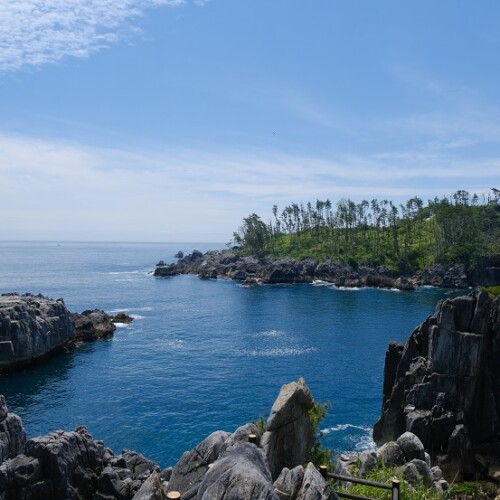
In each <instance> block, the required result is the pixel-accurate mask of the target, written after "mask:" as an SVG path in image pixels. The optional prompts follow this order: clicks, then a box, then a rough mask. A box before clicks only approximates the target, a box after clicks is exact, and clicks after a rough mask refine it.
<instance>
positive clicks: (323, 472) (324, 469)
mask: <svg viewBox="0 0 500 500" xmlns="http://www.w3.org/2000/svg"><path fill="white" fill-rule="evenodd" d="M319 472H320V474H321V475H322V476H323V477H324V478H325V479H326V475H327V474H328V467H327V466H326V465H320V466H319Z"/></svg>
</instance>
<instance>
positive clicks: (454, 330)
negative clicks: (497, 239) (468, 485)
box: [373, 293, 500, 479]
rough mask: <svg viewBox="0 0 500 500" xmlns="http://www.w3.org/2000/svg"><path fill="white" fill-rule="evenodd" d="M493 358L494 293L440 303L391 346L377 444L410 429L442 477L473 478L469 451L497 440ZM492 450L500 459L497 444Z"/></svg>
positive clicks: (499, 408)
mask: <svg viewBox="0 0 500 500" xmlns="http://www.w3.org/2000/svg"><path fill="white" fill-rule="evenodd" d="M498 359H500V298H497V299H495V300H491V299H490V298H489V297H488V295H487V294H486V293H479V294H478V295H477V296H474V295H471V296H464V297H458V298H456V299H452V300H444V301H441V302H439V304H438V305H437V307H436V310H435V312H434V314H433V315H432V316H430V317H429V318H427V319H426V320H425V321H424V323H422V324H421V325H420V326H419V327H418V328H416V329H415V331H414V332H413V333H412V334H411V336H410V338H409V339H408V341H407V342H406V344H405V346H404V347H400V346H396V345H394V344H391V345H390V346H389V351H388V352H387V355H386V366H385V372H384V394H383V399H384V401H383V408H382V415H381V417H380V419H379V420H378V422H377V423H376V424H375V427H374V433H373V435H374V439H375V441H376V442H377V443H379V444H381V443H384V442H387V441H392V440H395V439H396V438H397V437H398V436H400V435H401V434H403V433H404V432H405V431H411V432H412V433H413V434H415V435H417V436H418V437H419V439H420V441H421V442H422V443H423V447H424V448H425V450H427V451H428V452H429V453H430V454H431V456H432V458H433V460H434V459H437V461H438V463H439V465H440V466H441V467H442V469H443V472H444V473H445V477H446V478H447V479H460V478H461V477H463V476H470V475H472V474H473V473H474V471H475V470H476V466H475V464H474V455H475V452H474V449H475V448H477V447H478V446H479V445H482V444H484V443H498V442H499V440H500V364H499V363H498ZM496 453H497V455H498V457H499V458H500V445H499V446H498V450H497V452H496ZM415 458H419V459H423V458H424V457H423V456H420V457H415Z"/></svg>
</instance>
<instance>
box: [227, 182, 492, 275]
mask: <svg viewBox="0 0 500 500" xmlns="http://www.w3.org/2000/svg"><path fill="white" fill-rule="evenodd" d="M499 193H500V192H499V191H497V190H492V191H491V192H490V193H489V194H487V195H482V196H481V198H480V197H479V196H477V195H476V194H474V195H472V196H471V195H470V193H468V192H467V191H463V190H460V191H457V192H456V193H454V194H453V195H452V196H450V197H442V198H441V199H439V198H435V199H434V200H429V201H428V203H427V205H424V203H423V201H422V200H421V199H420V198H418V197H414V198H411V199H409V200H408V201H407V202H406V203H404V204H400V205H399V206H398V205H396V204H394V203H393V202H392V201H388V200H377V199H373V200H371V201H370V202H369V201H367V200H363V201H361V202H360V203H355V202H354V201H352V200H350V199H341V200H339V201H338V202H337V203H336V205H335V206H334V205H333V204H332V202H331V201H330V200H325V201H321V200H317V201H316V203H315V204H312V203H307V204H306V205H304V204H302V203H300V204H298V203H292V204H291V205H289V206H287V207H285V209H284V210H282V211H281V213H280V212H279V210H278V207H277V206H276V205H274V206H273V210H272V213H273V217H272V219H271V220H270V221H269V223H267V224H266V223H265V222H264V221H263V220H262V219H261V217H260V216H258V215H257V214H255V213H253V214H251V215H249V216H248V217H246V218H244V219H243V224H242V226H241V227H240V228H239V230H238V231H237V232H235V233H234V235H233V240H234V243H235V244H236V245H238V246H239V247H240V248H241V251H242V252H243V253H247V254H254V255H258V256H264V255H268V256H271V257H275V258H280V257H293V258H296V259H302V258H306V257H313V258H315V259H318V260H320V261H323V260H326V259H333V260H336V261H339V262H344V263H349V264H351V265H357V264H367V265H371V266H378V265H384V266H386V267H387V268H389V269H394V270H398V271H400V272H415V271H418V270H421V269H423V268H425V267H428V266H430V265H433V264H440V263H445V264H465V265H470V264H472V263H473V262H475V261H476V260H477V259H478V258H480V257H483V256H487V255H492V254H495V253H499V252H500V195H499Z"/></svg>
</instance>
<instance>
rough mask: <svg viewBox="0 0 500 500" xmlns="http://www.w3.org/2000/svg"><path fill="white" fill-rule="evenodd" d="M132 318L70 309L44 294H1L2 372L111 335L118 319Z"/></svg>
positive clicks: (0, 358) (0, 357)
mask: <svg viewBox="0 0 500 500" xmlns="http://www.w3.org/2000/svg"><path fill="white" fill-rule="evenodd" d="M131 320H132V318H130V317H129V316H126V315H124V314H123V313H121V314H118V315H117V316H115V317H112V316H109V315H108V314H106V313H105V312H104V311H101V310H99V309H95V310H93V311H90V310H89V311H83V312H82V313H71V312H70V311H69V310H68V309H67V307H66V305H65V304H64V300H63V299H57V300H53V299H50V298H48V297H45V296H43V295H40V294H39V295H32V294H29V293H28V294H24V295H20V294H18V293H4V294H2V295H0V373H1V372H5V371H12V370H17V369H21V368H24V367H27V366H30V365H33V364H36V363H39V362H41V361H43V360H44V359H46V358H47V357H49V356H52V355H54V354H57V353H60V352H64V351H67V350H70V349H73V348H74V347H75V346H76V345H77V344H78V343H80V342H86V341H91V340H96V339H102V338H110V337H112V336H113V333H114V331H115V329H116V325H115V322H127V321H131Z"/></svg>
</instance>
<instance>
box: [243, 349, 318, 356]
mask: <svg viewBox="0 0 500 500" xmlns="http://www.w3.org/2000/svg"><path fill="white" fill-rule="evenodd" d="M316 351H317V349H316V348H315V347H306V348H294V347H275V348H272V349H256V350H242V351H241V353H242V354H244V355H246V356H252V357H264V358H267V357H269V358H270V357H277V358H282V357H289V356H302V355H303V354H309V353H311V352H316Z"/></svg>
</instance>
